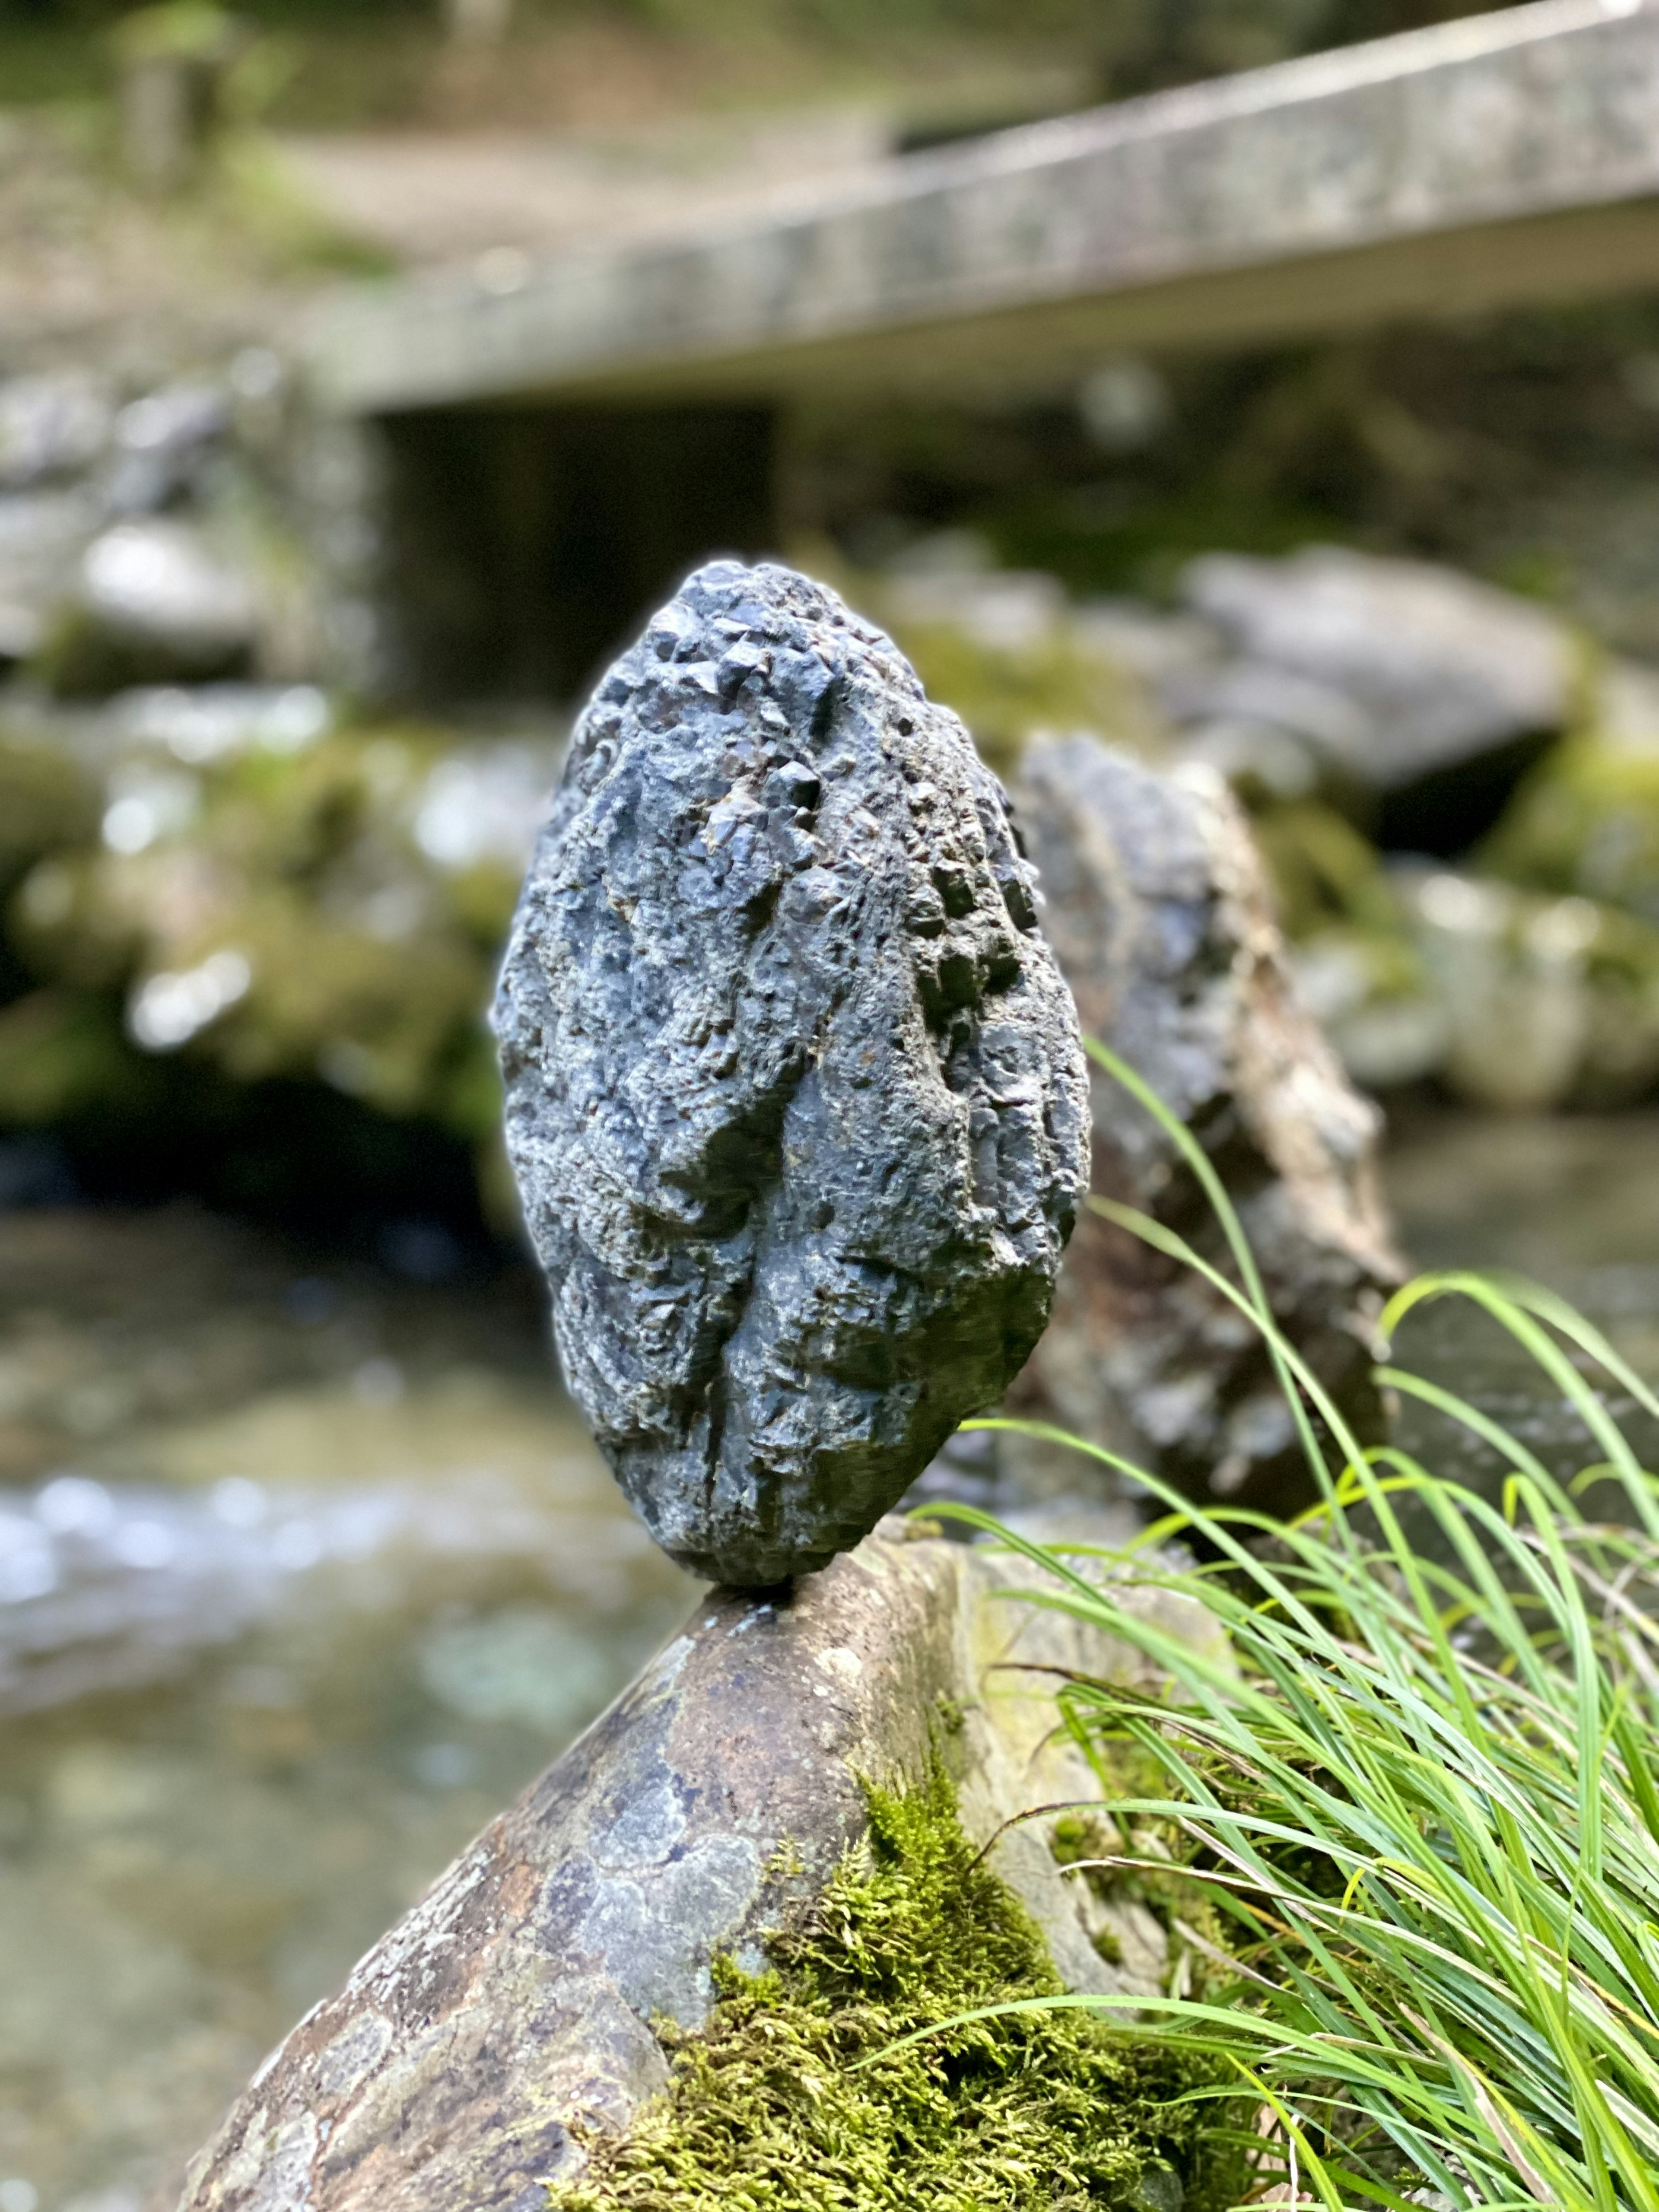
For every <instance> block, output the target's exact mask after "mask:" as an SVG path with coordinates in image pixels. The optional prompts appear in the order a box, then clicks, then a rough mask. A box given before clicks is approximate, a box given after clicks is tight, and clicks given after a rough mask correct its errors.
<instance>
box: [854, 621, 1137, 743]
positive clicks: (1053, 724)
mask: <svg viewBox="0 0 1659 2212" xmlns="http://www.w3.org/2000/svg"><path fill="white" fill-rule="evenodd" d="M892 630H893V635H894V636H895V638H896V640H897V642H898V643H899V645H900V646H901V647H902V648H903V650H904V653H905V654H906V656H907V658H908V660H909V662H910V665H911V666H912V667H913V668H914V669H915V671H916V673H917V675H918V676H920V677H921V680H922V683H923V684H924V685H925V686H926V688H927V696H928V697H929V698H930V699H938V700H939V701H941V702H943V703H944V704H945V706H947V707H951V708H955V710H956V712H957V714H960V715H961V717H962V719H963V721H964V722H965V723H966V724H967V725H968V727H969V730H970V731H971V732H972V733H973V738H974V743H975V745H976V746H977V747H978V749H979V750H980V752H981V754H983V756H984V757H985V758H986V760H987V761H988V762H989V763H990V764H991V766H992V767H993V768H994V769H999V770H1006V769H1009V768H1011V767H1012V765H1013V763H1014V762H1015V761H1017V760H1018V757H1019V753H1020V749H1021V747H1022V746H1023V745H1024V743H1025V740H1026V739H1027V738H1029V737H1031V736H1033V735H1034V734H1036V732H1042V731H1047V732H1050V733H1054V734H1058V733H1063V732H1068V731H1071V730H1079V729H1081V730H1097V731H1099V732H1101V733H1102V734H1103V735H1104V736H1109V737H1112V738H1115V739H1117V740H1118V741H1119V742H1122V741H1123V740H1124V739H1125V738H1127V739H1128V740H1129V741H1131V742H1133V741H1134V740H1135V739H1137V738H1142V737H1144V736H1145V735H1146V732H1147V717H1146V710H1145V708H1143V707H1142V706H1141V705H1140V703H1139V699H1138V697H1137V696H1136V693H1135V691H1134V689H1133V685H1132V684H1130V683H1129V682H1128V681H1127V680H1126V679H1125V678H1123V677H1121V675H1119V674H1118V673H1117V671H1115V670H1114V669H1112V668H1111V667H1109V665H1107V664H1106V663H1105V662H1104V661H1103V660H1102V659H1100V658H1099V656H1098V655H1096V654H1091V653H1084V652H1081V651H1079V648H1078V647H1077V646H1076V645H1075V644H1074V643H1073V641H1072V640H1071V638H1070V636H1069V635H1068V634H1067V633H1066V630H1065V629H1064V628H1062V627H1060V626H1056V627H1055V628H1054V629H1052V630H1050V631H1047V632H1045V633H1043V634H1042V635H1041V636H1039V637H1037V638H1036V639H1034V640H1033V641H1031V642H1030V644H1029V645H1022V646H1019V647H1012V646H996V645H990V644H987V643H986V642H984V641H982V640H981V639H978V638H975V637H973V636H970V635H969V633H968V632H967V631H966V630H964V629H958V628H957V626H956V625H955V624H954V623H931V622H930V623H916V622H904V621H896V622H894V623H892Z"/></svg>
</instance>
